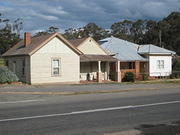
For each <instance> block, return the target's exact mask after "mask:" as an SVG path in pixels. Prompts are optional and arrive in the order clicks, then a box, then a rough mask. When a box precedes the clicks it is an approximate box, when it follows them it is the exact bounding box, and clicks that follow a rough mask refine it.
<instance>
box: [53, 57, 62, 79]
mask: <svg viewBox="0 0 180 135" xmlns="http://www.w3.org/2000/svg"><path fill="white" fill-rule="evenodd" d="M55 60H58V61H59V67H58V68H59V74H54V67H53V61H55ZM51 76H52V77H59V76H61V58H57V57H55V58H51Z"/></svg>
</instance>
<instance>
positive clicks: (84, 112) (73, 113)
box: [0, 101, 180, 122]
mask: <svg viewBox="0 0 180 135" xmlns="http://www.w3.org/2000/svg"><path fill="white" fill-rule="evenodd" d="M175 103H180V101H170V102H160V103H152V104H144V105H130V106H121V107H110V108H101V109H92V110H84V111H75V112H70V113H59V114H49V115H38V116H30V117H21V118H10V119H1V120H0V122H7V121H18V120H28V119H37V118H47V117H55V116H68V115H75V114H86V113H94V112H103V111H112V110H123V109H131V108H140V107H149V106H158V105H166V104H175Z"/></svg>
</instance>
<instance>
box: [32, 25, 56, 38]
mask: <svg viewBox="0 0 180 135" xmlns="http://www.w3.org/2000/svg"><path fill="white" fill-rule="evenodd" d="M58 31H59V28H57V27H54V26H51V27H49V28H48V29H47V30H45V31H39V32H37V33H35V34H34V37H38V36H42V35H46V34H51V33H55V32H58Z"/></svg>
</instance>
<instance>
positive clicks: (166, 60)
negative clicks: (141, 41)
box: [138, 44, 176, 77]
mask: <svg viewBox="0 0 180 135" xmlns="http://www.w3.org/2000/svg"><path fill="white" fill-rule="evenodd" d="M138 53H139V54H140V55H143V56H144V57H147V58H148V59H149V76H155V77H158V76H169V75H171V73H172V58H173V56H174V55H175V54H176V53H175V52H174V51H170V50H167V49H164V48H161V47H158V46H155V45H152V44H149V45H140V46H139V49H138Z"/></svg>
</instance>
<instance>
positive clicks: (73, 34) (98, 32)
mask: <svg viewBox="0 0 180 135" xmlns="http://www.w3.org/2000/svg"><path fill="white" fill-rule="evenodd" d="M63 35H64V36H65V37H66V38H67V39H76V38H86V37H92V38H94V39H95V40H96V41H97V40H100V39H102V38H105V37H108V36H109V33H108V31H107V30H105V29H103V28H101V27H99V26H98V25H96V24H95V23H88V24H87V25H86V26H84V27H82V28H78V29H72V28H70V29H67V30H65V33H64V34H63Z"/></svg>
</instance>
